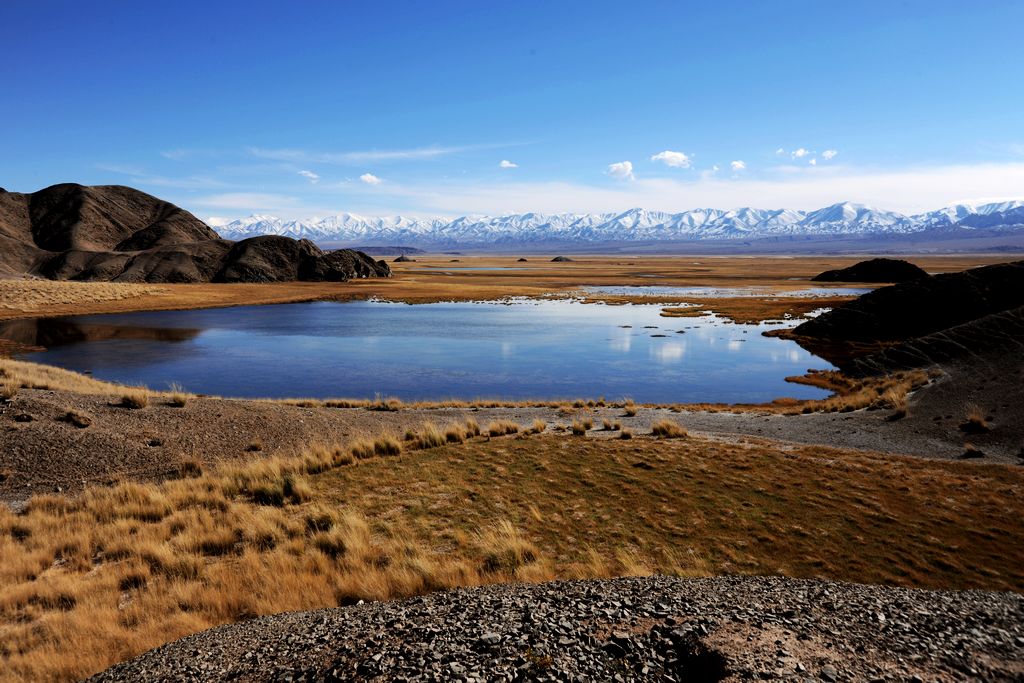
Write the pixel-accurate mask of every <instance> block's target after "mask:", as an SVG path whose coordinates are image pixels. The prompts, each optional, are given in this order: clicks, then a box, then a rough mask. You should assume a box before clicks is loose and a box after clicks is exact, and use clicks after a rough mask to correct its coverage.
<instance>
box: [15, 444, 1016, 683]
mask: <svg viewBox="0 0 1024 683" xmlns="http://www.w3.org/2000/svg"><path fill="white" fill-rule="evenodd" d="M434 429H436V428H434ZM424 431H425V430H423V429H421V430H420V431H419V433H421V434H422V433H423V432H424ZM623 433H624V435H625V434H626V433H628V432H626V431H624V432H623ZM387 439H391V440H393V441H395V442H396V441H397V440H396V439H393V438H392V437H387V436H384V437H379V438H378V439H376V441H379V442H384V441H385V440H387ZM364 443H365V444H369V447H368V446H366V445H360V444H359V443H352V444H349V445H347V446H344V447H341V446H327V445H318V446H312V447H310V449H309V450H308V451H307V452H305V453H303V454H299V455H297V456H296V457H295V458H291V459H264V460H260V461H258V462H255V463H251V464H248V465H245V466H229V467H224V468H222V469H220V470H218V471H215V472H206V473H203V472H198V473H197V472H191V473H189V477H188V478H182V479H179V480H173V481H167V482H164V483H160V484H136V483H122V484H119V485H117V486H114V487H110V488H90V489H88V490H87V492H86V493H85V494H83V495H81V496H79V497H77V498H73V499H68V498H62V497H57V496H39V497H36V498H34V499H32V501H31V502H30V503H29V505H28V507H27V509H26V511H25V512H23V513H19V514H14V513H11V512H9V511H6V510H5V509H0V557H2V558H3V562H0V632H2V633H3V634H4V635H3V639H2V640H0V679H3V680H71V679H79V678H82V677H84V676H87V675H89V674H91V673H93V672H96V671H98V670H100V669H102V668H104V667H106V666H109V665H110V664H112V663H114V661H117V660H120V659H124V658H126V657H128V656H131V655H134V654H136V653H138V652H140V651H142V650H144V649H147V648H150V647H153V646H155V645H158V644H160V643H162V642H165V641H167V640H171V639H173V638H176V637H179V636H181V635H184V634H187V633H191V632H195V631H199V630H201V629H205V628H208V627H211V626H214V625H217V624H223V623H228V622H233V621H238V620H243V618H249V617H252V616H255V615H258V614H265V613H272V612H278V611H283V610H291V609H308V608H314V607H321V606H328V605H338V604H350V603H352V602H354V601H356V600H359V599H391V598H399V597H404V596H411V595H416V594H421V593H424V592H427V591H431V590H437V589H441V588H447V587H454V586H465V585H476V584H482V583H490V582H498V581H511V580H518V581H536V580H547V579H552V578H585V577H608V575H616V574H635V573H647V572H650V571H659V572H670V573H679V574H684V575H706V574H715V573H736V572H738V573H781V574H786V575H794V577H821V578H828V579H837V580H846V581H861V582H877V583H887V584H897V585H905V586H921V587H929V588H961V589H963V588H983V589H998V590H1021V588H1022V587H1024V566H1022V565H1021V564H1020V563H1019V562H1018V561H1016V560H1017V558H1016V557H1015V555H1014V553H1010V552H1007V549H1008V548H1018V547H1020V545H1021V543H1022V542H1024V502H1022V501H1024V497H1022V495H1021V494H1022V493H1024V473H1021V472H1019V471H1018V469H1017V468H1014V467H1010V466H994V465H971V466H967V465H961V464H957V463H942V462H933V461H925V460H918V459H909V458H899V457H892V456H874V455H871V454H864V453H858V452H845V451H839V450H830V449H823V447H813V446H792V445H791V446H785V447H781V446H776V445H774V444H772V443H770V442H762V441H754V440H752V441H750V442H740V443H722V442H715V441H708V440H702V439H698V438H689V439H681V440H670V441H657V440H653V439H649V438H636V439H634V440H632V441H630V442H623V441H620V440H600V441H597V440H586V439H573V440H570V439H565V438H561V437H558V436H543V435H542V436H532V437H529V438H519V439H493V440H489V441H488V440H485V439H473V440H470V441H468V442H464V443H460V444H445V445H440V446H437V447H433V449H428V450H421V451H415V452H412V453H410V449H411V447H412V446H410V445H409V444H408V442H407V444H406V446H404V449H406V452H407V454H408V455H406V456H403V457H402V458H384V457H379V456H380V455H387V454H378V453H377V447H376V445H375V440H370V439H368V440H367V441H365V442H364ZM356 449H367V452H366V453H364V454H361V457H356V456H353V453H354V452H355V450H356ZM894 540H898V542H894Z"/></svg>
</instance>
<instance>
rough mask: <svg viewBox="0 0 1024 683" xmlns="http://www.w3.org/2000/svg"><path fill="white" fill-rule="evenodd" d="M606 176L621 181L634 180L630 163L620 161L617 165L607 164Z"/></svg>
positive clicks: (631, 163)
mask: <svg viewBox="0 0 1024 683" xmlns="http://www.w3.org/2000/svg"><path fill="white" fill-rule="evenodd" d="M608 175H610V176H611V177H613V178H619V179H621V180H636V176H634V175H633V162H632V161H620V162H618V163H614V164H608Z"/></svg>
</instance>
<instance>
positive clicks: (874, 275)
mask: <svg viewBox="0 0 1024 683" xmlns="http://www.w3.org/2000/svg"><path fill="white" fill-rule="evenodd" d="M927 277H930V276H929V275H928V273H926V272H925V271H924V270H923V269H921V268H918V267H917V266H915V265H914V264H913V263H910V262H908V261H902V260H900V259H891V258H873V259H870V260H868V261H861V262H860V263H855V264H854V265H852V266H850V267H848V268H840V269H839V270H826V271H825V272H824V273H821V274H820V275H815V276H814V277H813V278H811V280H812V281H813V282H913V281H914V280H923V279H925V278H927Z"/></svg>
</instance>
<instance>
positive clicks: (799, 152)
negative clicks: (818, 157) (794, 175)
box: [789, 147, 812, 159]
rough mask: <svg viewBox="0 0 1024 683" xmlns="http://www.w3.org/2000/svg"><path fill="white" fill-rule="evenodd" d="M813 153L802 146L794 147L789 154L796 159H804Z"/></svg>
mask: <svg viewBox="0 0 1024 683" xmlns="http://www.w3.org/2000/svg"><path fill="white" fill-rule="evenodd" d="M811 153H812V152H808V151H807V150H806V149H804V148H803V147H801V148H799V149H794V150H793V151H792V152H790V154H789V156H791V157H793V158H794V159H803V158H804V157H805V156H807V155H808V154H811Z"/></svg>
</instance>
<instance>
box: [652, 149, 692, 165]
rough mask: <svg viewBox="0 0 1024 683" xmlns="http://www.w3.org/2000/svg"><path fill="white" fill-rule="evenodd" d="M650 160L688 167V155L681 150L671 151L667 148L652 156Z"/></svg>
mask: <svg viewBox="0 0 1024 683" xmlns="http://www.w3.org/2000/svg"><path fill="white" fill-rule="evenodd" d="M651 161H661V162H664V164H665V165H666V166H671V167H672V168H690V157H688V156H686V154H685V153H683V152H673V151H672V150H668V149H666V150H665V151H664V152H658V153H657V154H655V155H654V156H652V157H651Z"/></svg>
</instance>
